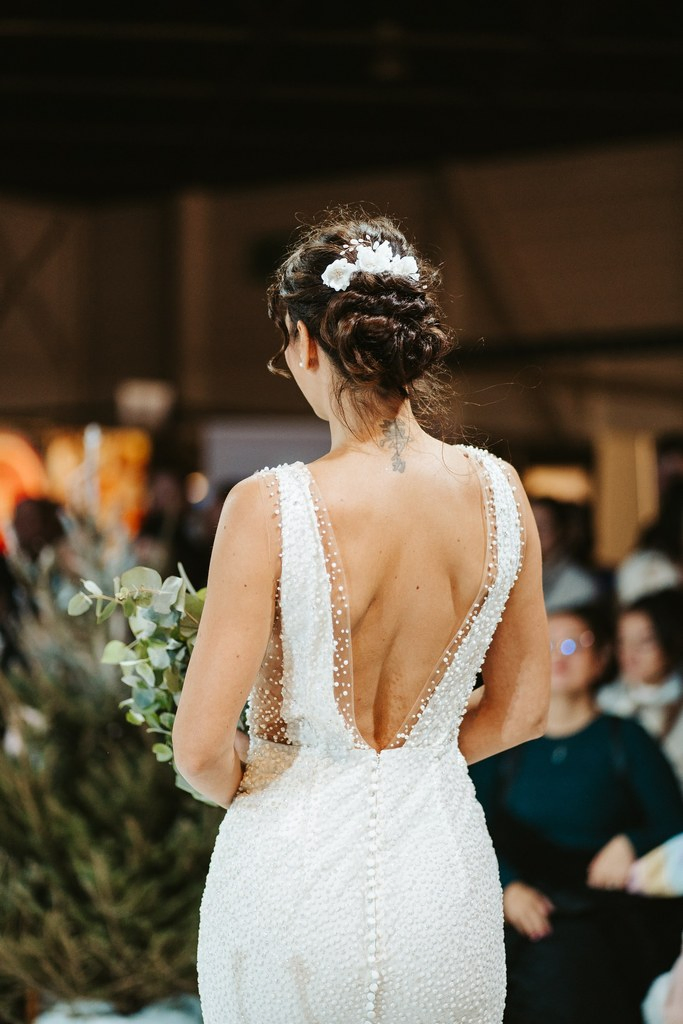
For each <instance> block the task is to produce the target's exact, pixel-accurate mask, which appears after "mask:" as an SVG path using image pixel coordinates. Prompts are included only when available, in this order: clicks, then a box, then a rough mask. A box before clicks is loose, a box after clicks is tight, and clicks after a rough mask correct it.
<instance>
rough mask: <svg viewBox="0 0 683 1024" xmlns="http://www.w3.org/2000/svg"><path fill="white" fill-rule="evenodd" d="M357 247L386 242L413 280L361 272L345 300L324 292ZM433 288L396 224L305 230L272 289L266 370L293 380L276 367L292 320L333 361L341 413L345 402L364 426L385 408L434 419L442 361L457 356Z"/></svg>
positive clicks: (340, 217)
mask: <svg viewBox="0 0 683 1024" xmlns="http://www.w3.org/2000/svg"><path fill="white" fill-rule="evenodd" d="M354 240H362V241H364V242H367V243H369V244H372V243H375V242H376V243H380V244H381V243H382V242H388V243H389V245H390V246H391V250H392V253H393V254H394V255H395V256H413V257H414V258H415V260H416V262H417V267H418V272H419V280H417V281H414V280H412V278H410V277H408V276H403V275H397V274H391V273H389V272H385V273H380V274H375V273H368V272H365V271H357V272H355V273H354V274H353V276H352V277H351V280H350V283H349V286H348V288H346V289H345V290H343V291H335V290H334V289H332V288H330V287H328V286H327V285H326V284H324V283H323V280H322V274H323V271H324V270H325V269H326V267H328V266H329V264H330V263H332V262H333V261H334V260H338V259H342V258H347V256H348V253H349V249H348V246H349V245H350V243H351V242H353V241H354ZM351 251H352V252H353V250H351ZM439 284H440V275H439V271H438V269H437V268H435V267H434V266H432V265H431V264H430V263H428V262H427V261H426V260H425V259H423V258H422V257H421V256H420V255H419V254H418V253H417V252H416V251H415V249H414V248H413V246H412V245H410V243H409V242H408V240H407V239H406V237H405V235H404V234H403V232H402V231H401V230H400V229H399V227H398V226H397V225H396V223H395V222H394V221H393V220H390V219H389V218H388V217H385V216H382V215H379V216H375V215H371V214H365V213H364V212H363V211H360V212H358V211H351V210H349V209H348V208H341V209H337V210H335V211H332V212H331V213H328V214H327V215H326V216H325V217H324V218H323V219H322V220H321V221H320V222H319V223H316V224H314V225H312V226H308V227H306V228H303V229H302V231H301V233H300V234H299V235H298V237H297V239H296V241H295V243H294V245H293V247H292V248H291V250H290V251H289V253H288V255H287V256H286V257H285V259H284V260H283V262H282V264H281V265H280V267H279V268H278V270H277V271H276V273H275V277H274V279H273V281H272V283H271V285H270V287H269V288H268V315H269V316H270V318H271V319H272V320H273V321H274V322H275V324H276V325H277V327H278V328H279V330H280V333H281V335H282V345H281V347H280V349H279V351H278V352H277V354H276V355H275V356H273V358H272V359H271V360H270V362H269V363H268V368H269V369H270V370H271V372H272V373H278V374H282V375H284V376H289V374H288V373H287V371H286V370H283V369H281V368H280V367H278V366H277V365H276V362H277V360H278V359H279V358H280V357H281V356H282V355H283V354H284V352H285V349H286V348H287V346H288V344H289V343H290V341H291V336H290V332H289V330H288V324H287V316H288V315H289V321H290V323H291V324H292V325H294V324H296V323H297V322H298V321H299V320H301V321H302V322H303V323H304V324H305V325H306V327H307V329H308V332H309V334H310V335H311V337H312V338H315V340H316V341H317V342H318V344H319V345H320V347H321V348H322V350H323V351H324V352H325V353H326V355H327V356H328V357H329V358H330V360H331V362H332V364H333V366H334V368H335V370H336V371H337V373H336V386H335V397H336V399H337V402H338V404H339V406H340V409H341V398H342V396H343V395H346V396H348V397H349V399H350V400H351V403H352V405H353V408H354V411H355V412H356V413H357V414H358V415H359V417H360V419H361V421H363V420H367V417H368V415H372V413H374V412H376V411H378V410H380V409H381V408H382V407H383V406H385V405H391V404H394V405H398V404H400V402H402V401H403V400H404V399H410V400H411V402H413V403H414V406H415V413H416V415H418V416H419V415H420V414H421V413H422V415H423V418H424V417H425V416H430V415H433V413H434V410H435V409H436V408H437V406H439V405H440V403H441V401H442V395H443V373H442V370H443V360H444V357H445V356H446V355H447V354H448V352H449V351H450V350H451V349H452V347H453V341H452V337H451V332H450V331H449V330H448V329H447V327H446V326H445V325H444V323H443V320H442V313H441V309H440V307H439V303H438V300H437V295H436V288H437V287H438V286H439Z"/></svg>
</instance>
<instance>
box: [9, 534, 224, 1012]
mask: <svg viewBox="0 0 683 1024" xmlns="http://www.w3.org/2000/svg"><path fill="white" fill-rule="evenodd" d="M77 537H78V540H79V545H78V552H77V555H76V553H75V552H74V550H69V551H66V552H62V553H61V554H60V561H59V565H57V563H56V562H55V560H50V558H48V557H47V556H46V558H45V560H44V566H43V567H40V566H39V567H37V568H36V567H33V568H32V572H31V575H30V577H29V576H28V575H27V576H26V577H25V578H23V582H24V585H25V587H27V588H29V587H30V598H31V603H32V605H33V606H35V607H36V608H37V609H38V614H37V615H35V616H34V615H31V614H26V615H25V616H24V618H23V620H22V623H21V631H20V636H19V639H20V641H21V647H22V649H23V651H24V652H25V653H26V655H27V665H26V667H21V666H19V667H16V666H15V668H14V669H13V670H12V672H11V673H8V674H7V675H6V676H3V675H0V726H1V725H3V724H4V727H5V730H6V732H5V736H4V741H3V743H0V835H1V836H2V842H1V843H0V936H1V938H0V1021H3V1022H12V1024H14V1022H15V1021H16V1022H17V1024H18V1022H19V1019H20V1016H21V1015H23V1013H24V1009H23V1002H24V997H25V993H26V991H27V990H30V991H32V992H34V993H36V994H37V996H38V997H39V999H40V1000H41V1001H42V1002H44V1003H47V1002H49V1001H51V1000H53V999H59V1000H61V1001H64V1002H67V1003H69V1002H73V1001H76V1000H81V999H83V998H88V999H102V1000H104V1001H108V1002H111V1003H112V1004H114V1006H115V1007H116V1008H117V1010H118V1011H119V1012H121V1013H130V1012H135V1011H136V1010H138V1009H140V1008H141V1007H143V1006H145V1005H148V1004H149V1003H150V1002H155V1001H157V1000H161V999H165V998H167V997H168V996H169V995H173V994H182V993H191V994H194V993H196V966H195V963H196V941H197V926H198V908H199V903H200V898H201V891H202V888H203V884H204V879H205V877H206V871H207V868H208V864H209V859H210V855H211V850H212V848H213V843H214V840H215V835H216V831H217V828H218V825H219V823H220V819H221V817H222V811H221V810H220V809H218V808H215V807H212V806H209V805H207V804H206V803H204V802H202V801H198V800H190V799H188V797H187V795H186V794H185V793H183V792H181V790H180V789H179V788H178V787H177V785H175V784H174V776H173V774H172V773H170V772H169V771H168V769H167V768H166V767H165V766H164V765H163V764H161V763H159V761H163V760H164V759H168V753H167V751H161V750H160V749H158V748H159V747H160V746H165V747H168V749H169V750H170V745H169V744H168V743H167V736H168V733H169V730H170V727H171V725H172V719H171V717H168V716H172V713H173V710H174V709H175V700H174V693H176V692H179V691H178V690H173V689H171V688H169V687H168V685H165V686H162V683H164V674H165V673H166V672H167V670H168V669H169V668H170V667H171V664H175V663H176V659H177V657H178V653H177V652H178V651H179V650H180V647H181V646H182V647H183V648H184V650H185V651H186V652H187V653H186V654H185V655H184V657H185V658H187V657H188V655H189V650H190V648H191V642H190V644H188V643H187V641H188V640H190V635H191V634H192V635H195V634H196V622H194V621H190V620H188V619H187V617H186V616H185V612H184V611H183V610H182V604H181V602H182V597H181V590H183V587H187V584H185V582H184V581H183V580H182V579H181V581H180V585H176V584H175V583H174V584H172V585H169V587H167V588H166V589H165V590H164V587H163V582H162V581H161V579H160V578H158V579H157V578H156V577H155V578H154V579H153V578H152V577H151V576H150V575H149V570H144V572H145V573H146V575H144V576H142V577H141V576H140V575H139V574H138V573H136V571H135V570H132V572H133V575H132V576H128V575H127V573H128V572H131V570H129V569H128V568H127V567H125V566H122V567H121V570H120V571H121V575H120V581H119V585H118V586H117V591H119V592H121V591H124V590H126V591H127V593H119V597H118V598H117V597H115V596H112V598H111V599H110V600H107V598H106V597H104V591H105V589H106V585H105V583H104V579H105V578H109V579H111V575H108V573H109V571H110V569H111V567H112V563H111V562H109V561H107V562H106V563H103V561H102V559H101V557H100V554H101V550H102V549H101V547H100V546H98V545H99V544H100V541H99V539H98V538H96V537H95V536H94V535H93V538H91V537H90V536H89V535H87V534H84V533H82V532H78V533H77ZM124 555H125V552H124ZM64 565H66V566H67V569H66V570H65V569H64ZM74 565H76V566H77V569H78V571H79V572H80V573H81V574H82V575H79V577H78V578H77V579H75V580H74V578H73V572H71V571H69V569H68V567H69V566H71V567H73V566H74ZM43 569H44V570H45V571H43ZM86 576H92V577H93V579H88V584H89V585H88V586H86V585H85V584H82V590H81V589H80V588H81V582H80V581H81V580H82V579H83V578H86ZM141 580H142V581H143V583H144V586H141V585H139V581H141ZM136 581H137V582H136ZM157 582H158V586H157ZM150 583H154V584H155V586H154V590H155V591H156V590H158V591H159V595H157V594H156V593H155V594H150V593H147V592H146V591H149V590H151V589H152V588H151V587H149V586H148V585H149V584H150ZM95 587H97V588H99V592H98V590H96V589H94V588H95ZM78 593H82V594H83V596H84V597H87V598H88V601H89V602H90V603H89V604H87V608H86V610H88V611H89V610H90V609H91V608H92V609H93V610H94V612H95V615H94V616H93V615H91V614H88V615H81V616H78V617H73V616H68V615H67V614H66V609H67V605H69V604H70V603H72V606H73V602H74V597H75V596H76V595H77V594H78ZM162 594H163V596H162ZM187 596H188V597H189V596H190V594H189V593H188V594H187ZM193 597H195V595H193ZM196 600H197V601H201V597H199V596H196ZM124 601H127V602H131V604H132V605H133V606H134V607H131V605H128V606H127V607H126V608H124V616H125V612H126V611H129V612H130V613H131V616H138V617H139V622H140V628H139V636H138V634H136V633H133V636H132V639H131V637H130V636H129V634H128V626H127V623H126V619H125V617H124V618H121V617H120V616H116V617H114V616H112V612H113V611H115V610H116V609H117V608H118V607H119V606H120V604H121V603H122V602H124ZM155 601H156V607H155ZM112 603H113V608H112V609H111V611H108V608H109V606H110V605H112ZM76 606H77V607H79V606H81V607H82V606H83V601H79V602H78V603H77V605H76ZM193 607H194V608H195V609H196V605H193ZM166 608H168V611H167V610H165V609H166ZM150 616H159V617H160V618H159V621H157V620H156V619H155V618H152V617H150ZM183 618H185V619H186V622H185V624H183V623H182V621H181V620H182V619H183ZM171 619H176V620H177V622H176V626H177V630H178V632H177V634H174V635H177V637H178V639H179V643H178V644H177V645H170V653H169V655H168V661H169V664H168V665H165V666H164V661H165V659H164V657H163V649H164V648H165V647H166V644H167V640H169V639H170V633H172V632H173V627H172V624H171ZM197 621H198V619H197ZM189 626H191V627H192V629H189ZM183 630H185V631H187V634H188V635H187V636H183V635H182V631H183ZM166 631H170V632H166ZM160 640H161V641H162V642H161V643H159V641H160ZM138 645H139V646H138ZM103 646H104V647H105V649H106V651H107V656H106V659H105V662H104V663H103V662H102V660H101V656H102V648H103ZM154 646H157V647H158V648H159V650H160V653H158V654H155V655H152V654H151V648H152V647H154ZM123 651H126V652H128V654H127V655H126V657H125V659H124V656H123V653H122V652H123ZM154 658H156V662H155V661H154ZM124 660H127V661H130V662H131V664H129V665H124ZM136 663H139V664H141V665H142V664H143V663H146V664H147V665H148V667H149V670H150V671H144V670H143V672H142V673H140V672H139V671H137V664H136ZM122 671H125V672H126V674H128V675H134V676H135V683H134V685H132V686H131V695H133V694H137V693H138V691H139V692H140V693H143V692H145V693H147V694H148V695H149V697H150V698H151V699H150V700H149V703H148V704H147V706H146V707H144V708H143V711H144V712H148V713H149V714H150V715H155V716H156V720H158V723H159V728H160V729H161V730H163V731H162V732H161V733H160V734H155V733H154V732H151V734H150V735H148V732H147V731H146V730H144V729H131V728H128V727H127V726H126V724H125V721H124V719H123V716H122V715H121V710H120V707H119V705H120V700H121V682H120V679H119V675H120V673H121V672H122ZM150 672H151V675H150ZM178 678H179V680H180V679H181V678H182V676H181V673H180V671H179V673H178ZM152 684H154V685H152ZM157 686H158V688H159V690H160V691H161V692H162V693H163V694H164V696H163V697H162V698H158V697H157V695H156V688H157ZM143 702H144V698H143ZM137 707H138V705H137V704H136V708H137ZM131 708H132V705H129V706H128V707H127V711H130V710H131ZM164 716H165V717H164ZM142 721H143V722H145V723H146V724H147V725H148V728H149V726H150V724H151V726H152V727H154V725H155V719H153V718H150V719H149V720H148V719H147V718H146V717H145V714H144V713H143V715H142ZM0 731H1V730H0ZM155 747H157V749H156V750H155V749H154V748H155ZM154 755H156V756H154ZM171 756H172V752H171Z"/></svg>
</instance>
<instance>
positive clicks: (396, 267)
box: [320, 235, 420, 292]
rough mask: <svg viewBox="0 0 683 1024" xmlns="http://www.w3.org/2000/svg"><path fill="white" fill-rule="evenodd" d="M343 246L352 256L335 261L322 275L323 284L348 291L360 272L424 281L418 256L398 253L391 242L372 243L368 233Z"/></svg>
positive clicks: (339, 290) (336, 289)
mask: <svg viewBox="0 0 683 1024" xmlns="http://www.w3.org/2000/svg"><path fill="white" fill-rule="evenodd" d="M366 239H367V241H366ZM342 248H343V249H346V250H348V255H347V256H341V257H340V258H339V259H338V260H333V262H332V263H330V264H328V266H326V267H325V269H324V270H323V272H322V274H321V275H320V276H321V278H322V281H323V283H324V284H326V285H327V287H328V288H333V289H334V290H335V291H336V292H343V291H346V289H347V288H348V287H349V284H350V283H351V278H352V277H353V275H354V274H357V273H360V272H365V273H367V274H386V273H390V274H394V275H396V276H397V277H409V278H410V279H411V280H412V281H419V280H420V274H419V271H418V269H417V262H416V260H415V257H414V256H399V255H398V254H397V253H396V254H394V252H393V250H392V248H391V246H390V245H389V243H388V242H387V241H384V242H372V241H371V240H370V236H369V235H366V238H365V239H358V238H352V239H351V242H350V244H349V245H344V246H342ZM354 248H355V250H356V259H355V260H354V262H353V263H352V262H351V260H350V259H349V257H350V256H351V255H352V253H351V250H352V249H354Z"/></svg>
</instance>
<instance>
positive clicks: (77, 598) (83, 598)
mask: <svg viewBox="0 0 683 1024" xmlns="http://www.w3.org/2000/svg"><path fill="white" fill-rule="evenodd" d="M91 605H92V598H91V597H88V595H87V594H82V593H80V591H79V593H78V594H74V596H73V597H72V598H71V600H70V601H69V604H68V607H67V612H68V613H69V615H83V614H84V613H85V612H87V610H88V609H89V608H90V606H91Z"/></svg>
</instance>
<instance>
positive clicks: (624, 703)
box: [598, 587, 683, 788]
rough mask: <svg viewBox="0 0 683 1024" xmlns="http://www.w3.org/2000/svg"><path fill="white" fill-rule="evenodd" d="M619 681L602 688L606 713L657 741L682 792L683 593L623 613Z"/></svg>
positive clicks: (661, 595)
mask: <svg viewBox="0 0 683 1024" xmlns="http://www.w3.org/2000/svg"><path fill="white" fill-rule="evenodd" d="M617 659H618V662H619V676H618V678H617V679H615V680H614V682H611V683H609V684H608V685H607V686H603V687H601V688H600V690H599V692H598V704H599V706H600V708H601V710H602V711H606V712H608V713H609V714H613V715H620V716H622V717H634V718H636V719H637V721H639V722H640V724H641V725H642V726H644V727H645V728H646V729H647V731H648V732H649V733H650V735H652V736H654V737H655V739H657V740H659V742H660V743H661V745H662V749H663V751H664V753H665V754H666V755H667V757H668V758H669V760H670V761H671V763H672V765H673V767H674V771H675V772H676V774H677V775H678V781H679V783H680V784H681V788H683V673H682V672H681V661H682V659H683V590H682V589H681V588H680V587H678V588H676V587H671V588H667V589H666V590H660V591H657V592H654V593H652V594H646V595H645V596H644V597H641V598H639V599H638V600H637V601H634V602H633V604H631V605H629V606H627V607H626V608H622V609H621V610H620V612H619V619H618V623H617Z"/></svg>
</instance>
